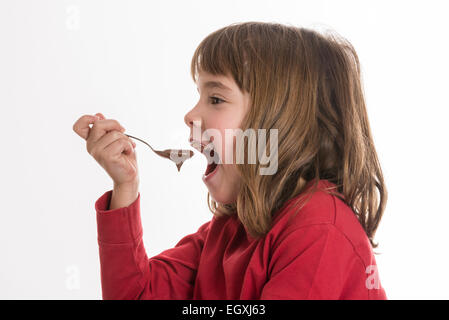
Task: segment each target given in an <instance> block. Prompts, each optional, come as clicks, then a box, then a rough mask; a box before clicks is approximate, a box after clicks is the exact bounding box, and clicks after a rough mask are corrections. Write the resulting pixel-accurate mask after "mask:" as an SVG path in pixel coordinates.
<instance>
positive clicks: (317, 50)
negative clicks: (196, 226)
mask: <svg viewBox="0 0 449 320" xmlns="http://www.w3.org/2000/svg"><path fill="white" fill-rule="evenodd" d="M198 70H203V71H206V72H209V73H211V74H215V75H225V76H226V75H228V76H231V77H232V78H233V79H234V81H235V82H236V83H237V85H238V87H239V88H240V90H241V91H242V92H248V93H249V94H250V98H251V99H250V101H251V102H250V104H251V106H250V108H249V111H248V113H247V114H246V116H245V119H244V120H243V122H242V126H241V129H242V130H246V129H248V128H263V129H266V130H267V132H269V130H270V129H277V130H278V154H276V155H275V156H278V170H277V172H276V174H274V175H260V174H258V172H259V167H260V164H259V162H257V163H256V164H247V163H246V162H245V163H244V164H241V165H237V166H236V167H237V169H238V172H239V174H240V175H241V178H242V184H241V190H240V192H239V195H238V198H237V200H236V203H233V204H217V203H216V202H215V201H214V200H212V201H211V199H210V194H209V193H208V195H207V201H208V206H209V208H210V210H211V211H212V213H214V214H215V215H217V216H222V215H231V214H235V213H237V214H238V217H239V219H240V221H241V222H242V224H243V225H244V226H245V228H246V230H247V231H248V233H249V234H250V235H251V236H253V237H255V238H257V237H262V236H264V235H265V234H266V233H267V232H268V231H269V230H270V228H271V222H272V218H273V215H274V214H275V213H276V212H277V211H278V210H279V209H280V208H281V207H282V206H283V205H284V204H285V203H286V201H288V200H290V199H292V198H294V197H295V196H297V195H299V194H300V193H301V192H302V191H303V190H304V187H305V183H304V182H305V181H308V182H310V181H312V180H314V186H316V185H317V183H318V180H320V179H327V180H328V181H330V182H332V183H334V184H335V185H336V190H334V191H335V192H333V193H332V192H330V193H332V194H335V195H337V196H340V198H341V199H342V200H344V201H345V203H346V204H347V205H348V206H350V207H351V208H352V210H353V212H354V213H355V215H356V216H357V218H358V220H359V221H360V223H361V225H362V227H363V228H364V230H365V231H366V234H367V235H368V238H369V240H370V243H371V245H372V246H373V248H376V247H377V246H378V244H375V243H374V240H373V239H374V235H375V232H376V229H377V227H378V225H379V222H380V220H381V218H382V214H383V212H384V210H385V205H386V200H387V190H386V187H385V183H384V179H383V175H382V170H381V167H380V164H379V160H378V157H377V154H376V150H375V147H374V144H373V138H372V135H371V129H370V125H369V122H368V115H367V111H366V106H365V98H364V92H363V86H362V80H361V72H360V64H359V60H358V57H357V54H356V52H355V49H354V48H353V46H352V45H351V44H350V43H349V41H348V40H346V39H344V38H343V37H341V36H340V35H338V34H337V33H336V32H330V31H329V30H328V31H327V32H326V33H324V34H322V33H319V32H317V31H315V30H311V29H307V28H302V27H295V26H288V25H283V24H278V23H267V22H245V23H235V24H231V25H229V26H226V27H224V28H221V29H219V30H217V31H215V32H213V33H211V34H210V35H208V36H207V37H206V38H205V39H204V40H203V41H202V42H201V43H200V44H199V46H198V47H197V49H196V50H195V53H194V55H193V58H192V63H191V74H192V78H193V80H194V81H195V82H196V76H197V72H198ZM267 139H268V138H267ZM267 148H269V143H267ZM244 152H245V155H246V156H247V153H246V150H245V151H244ZM271 156H274V155H271ZM308 190H309V191H310V192H313V190H314V189H313V188H311V189H308ZM303 205H304V203H303Z"/></svg>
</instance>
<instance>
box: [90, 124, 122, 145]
mask: <svg viewBox="0 0 449 320" xmlns="http://www.w3.org/2000/svg"><path fill="white" fill-rule="evenodd" d="M90 130H91V131H90V133H89V137H88V142H89V143H91V144H92V143H96V142H97V141H98V140H99V139H100V138H101V137H102V136H104V135H105V134H106V133H108V132H109V131H112V130H117V131H120V132H124V131H125V128H124V127H123V126H121V125H120V123H119V122H118V121H117V120H112V119H108V120H97V121H95V122H94V124H93V125H92V128H91V129H90Z"/></svg>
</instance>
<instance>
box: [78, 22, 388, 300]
mask: <svg viewBox="0 0 449 320" xmlns="http://www.w3.org/2000/svg"><path fill="white" fill-rule="evenodd" d="M191 72H192V77H193V80H194V82H195V83H196V85H197V88H198V92H199V94H200V98H199V100H198V103H197V104H196V105H195V106H194V108H193V109H192V110H190V111H189V112H188V113H187V114H186V115H185V122H186V124H187V125H188V126H189V127H190V129H191V135H190V139H189V141H190V142H192V145H194V146H196V147H197V148H199V150H200V151H202V152H204V148H203V147H204V146H206V145H207V144H209V145H212V146H213V148H214V152H216V154H217V155H218V157H219V159H220V160H221V159H224V158H225V153H226V152H225V151H226V150H229V149H226V148H229V145H230V144H231V149H232V150H235V151H236V150H237V149H238V146H237V145H236V140H235V139H232V140H231V142H229V141H224V140H225V139H224V138H225V136H226V135H225V129H241V130H243V131H244V130H246V129H250V128H253V129H266V130H267V132H271V131H270V130H271V129H277V141H276V143H277V144H276V147H277V152H274V153H271V154H270V156H269V157H270V160H273V161H276V162H277V168H276V172H274V173H273V174H260V170H259V169H260V168H261V167H262V166H261V163H260V161H258V160H257V158H256V160H257V161H256V163H246V162H244V163H236V162H235V161H234V162H233V163H227V162H224V161H223V160H221V161H220V162H219V163H218V164H217V165H214V164H212V165H210V166H208V169H207V170H206V173H205V174H204V175H203V181H204V183H205V184H206V185H207V187H208V190H209V193H208V205H209V208H210V209H211V211H212V212H213V217H212V218H211V220H210V221H208V222H207V223H205V224H203V225H202V226H200V227H199V229H198V231H197V232H196V233H193V234H190V235H187V236H185V237H184V238H183V239H181V240H180V241H179V242H178V243H177V245H176V246H175V247H174V248H171V249H168V250H166V251H163V252H162V253H160V254H158V255H156V256H154V257H152V258H150V259H148V257H147V255H146V252H145V248H144V246H143V241H142V225H141V220H140V192H139V191H138V184H139V177H138V170H137V162H136V155H135V150H134V147H135V144H134V142H132V141H131V140H130V139H129V138H128V137H127V136H126V135H124V134H123V132H124V130H125V129H124V128H123V127H121V125H120V124H119V123H118V122H117V121H115V120H107V119H105V117H104V116H103V115H102V114H97V115H96V116H83V117H81V118H80V119H79V120H78V121H77V122H76V123H75V125H74V130H75V132H77V133H78V134H79V135H80V136H81V137H83V138H84V139H86V141H87V150H88V151H89V153H90V154H91V155H92V156H93V157H94V158H95V159H96V160H97V161H98V162H99V163H100V165H101V166H102V167H103V168H104V169H105V170H106V171H107V173H108V174H109V175H110V176H111V178H112V179H113V182H114V188H113V190H110V191H108V192H106V193H105V194H103V195H102V196H101V197H100V198H99V199H98V200H97V201H96V203H95V209H96V214H97V224H98V244H99V249H100V262H101V282H102V292H103V298H104V299H386V294H385V291H384V289H383V288H382V286H381V284H380V280H379V276H378V271H377V267H376V261H375V258H374V255H373V250H372V249H373V248H375V247H376V246H377V245H376V244H375V243H374V241H373V238H374V235H375V232H376V229H377V227H378V225H379V222H380V219H381V217H382V214H383V212H384V209H385V203H386V198H387V191H386V188H385V184H384V180H383V176H382V171H381V168H380V165H379V161H378V158H377V155H376V151H375V148H374V145H373V139H372V136H371V132H370V126H369V123H368V117H367V112H366V108H365V101H364V96H363V89H362V85H361V76H360V66H359V61H358V57H357V54H356V52H355V50H354V49H353V47H352V46H351V44H350V43H348V42H347V41H346V40H345V39H343V38H341V37H338V36H336V35H329V34H328V35H322V34H320V33H318V32H316V31H313V30H309V29H305V28H298V27H293V26H286V25H281V24H275V23H261V22H248V23H239V24H232V25H230V26H227V27H224V28H222V29H220V30H217V31H215V32H213V33H212V34H210V35H209V36H208V37H206V38H205V39H204V40H203V41H202V42H201V43H200V45H199V46H198V48H197V49H196V51H195V53H194V56H193V59H192V65H191ZM89 124H93V125H92V128H90V127H89ZM209 129H214V130H216V131H217V132H219V133H221V137H223V141H218V140H215V139H214V140H212V141H203V140H202V139H203V138H202V137H201V139H200V140H198V139H196V138H195V135H194V134H193V133H194V131H195V130H200V131H201V132H204V131H206V130H209ZM270 135H271V133H270ZM257 143H258V144H259V143H260V141H257ZM270 143H271V144H272V146H273V143H272V140H271V139H270ZM240 150H241V149H240ZM270 150H271V149H270ZM244 154H245V156H246V157H247V158H248V156H249V148H247V149H245V150H244ZM233 155H235V152H234V153H233ZM233 160H235V156H234V159H233ZM248 162H249V161H248ZM210 171H211V172H210Z"/></svg>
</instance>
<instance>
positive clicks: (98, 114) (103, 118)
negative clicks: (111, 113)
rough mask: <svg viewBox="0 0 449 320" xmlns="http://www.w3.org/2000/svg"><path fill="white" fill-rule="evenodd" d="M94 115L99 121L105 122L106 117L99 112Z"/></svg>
mask: <svg viewBox="0 0 449 320" xmlns="http://www.w3.org/2000/svg"><path fill="white" fill-rule="evenodd" d="M95 115H96V116H98V117H100V120H106V117H105V116H104V115H103V114H102V113H101V112H98V113H96V114H95Z"/></svg>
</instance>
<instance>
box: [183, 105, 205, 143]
mask: <svg viewBox="0 0 449 320" xmlns="http://www.w3.org/2000/svg"><path fill="white" fill-rule="evenodd" d="M195 109H196V108H195V107H194V108H193V109H192V110H190V111H189V112H187V113H186V115H185V116H184V123H185V124H186V125H187V126H188V127H189V128H190V137H189V142H190V140H191V139H192V134H193V133H192V132H193V130H194V128H193V126H194V124H195V125H197V126H198V125H199V126H200V127H201V123H202V122H201V117H200V116H199V115H198V113H197V112H196V110H195Z"/></svg>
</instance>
